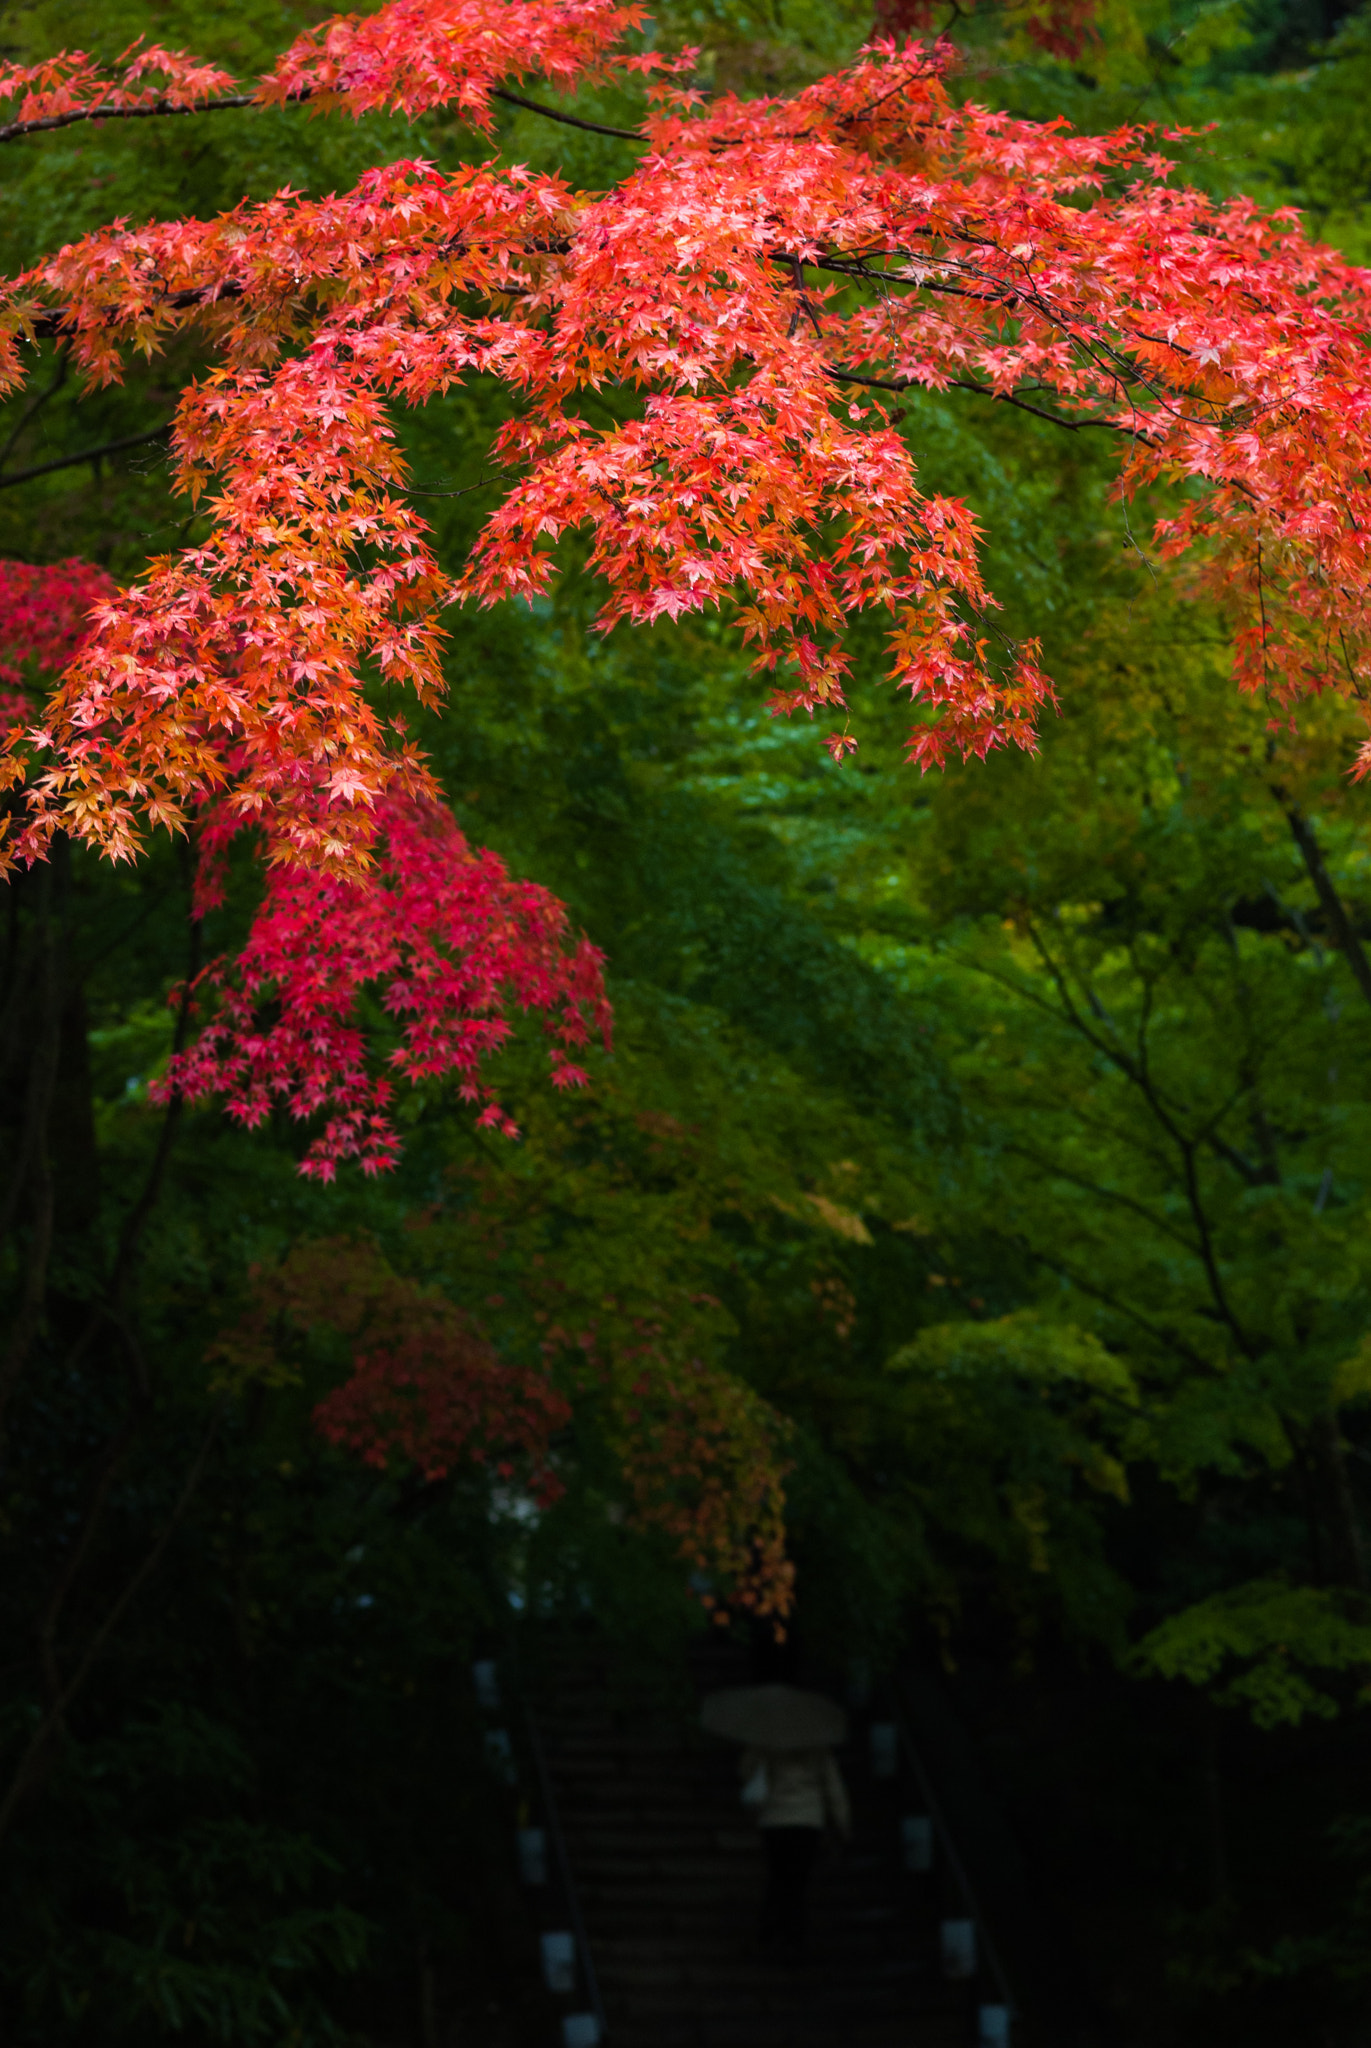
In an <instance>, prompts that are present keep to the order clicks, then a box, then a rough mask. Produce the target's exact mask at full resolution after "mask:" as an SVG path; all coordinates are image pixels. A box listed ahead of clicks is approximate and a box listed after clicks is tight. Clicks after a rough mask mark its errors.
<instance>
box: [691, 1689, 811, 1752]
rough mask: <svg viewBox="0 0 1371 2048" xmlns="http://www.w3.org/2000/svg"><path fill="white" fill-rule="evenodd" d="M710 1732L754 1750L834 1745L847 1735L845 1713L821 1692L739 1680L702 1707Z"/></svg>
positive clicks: (702, 1721)
mask: <svg viewBox="0 0 1371 2048" xmlns="http://www.w3.org/2000/svg"><path fill="white" fill-rule="evenodd" d="M700 1726H701V1727H702V1728H707V1729H708V1730H709V1733H710V1734H711V1735H723V1736H726V1737H727V1739H728V1740H729V1741H730V1742H744V1743H746V1744H747V1745H748V1746H749V1747H750V1748H752V1749H833V1748H836V1746H837V1745H838V1744H839V1743H841V1742H846V1740H847V1715H846V1714H845V1713H844V1712H843V1710H842V1708H841V1707H839V1706H835V1705H834V1703H833V1701H832V1700H826V1699H825V1698H824V1696H823V1694H822V1693H819V1692H801V1691H800V1690H799V1689H798V1687H796V1686H793V1685H735V1686H730V1687H729V1688H728V1690H727V1691H726V1692H712V1693H709V1694H708V1695H707V1696H706V1698H705V1703H704V1705H703V1707H702V1708H701V1709H700Z"/></svg>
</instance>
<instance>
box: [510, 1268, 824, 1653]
mask: <svg viewBox="0 0 1371 2048" xmlns="http://www.w3.org/2000/svg"><path fill="white" fill-rule="evenodd" d="M714 1305H715V1306H717V1304H714ZM603 1308H604V1310H605V1311H606V1312H607V1313H605V1314H604V1315H602V1316H599V1317H597V1318H596V1319H595V1321H594V1323H593V1324H592V1326H590V1327H588V1328H586V1329H582V1330H580V1331H573V1330H571V1329H568V1328H565V1327H563V1326H562V1325H561V1324H559V1323H556V1322H545V1327H544V1334H543V1346H542V1348H543V1354H544V1356H545V1358H546V1359H547V1360H548V1362H549V1366H550V1367H552V1366H554V1365H556V1363H557V1362H558V1361H561V1362H562V1369H563V1370H566V1369H567V1368H566V1361H567V1360H568V1359H570V1360H571V1361H572V1364H571V1368H570V1369H571V1371H572V1373H573V1376H574V1377H575V1378H576V1379H577V1380H578V1381H579V1382H580V1383H581V1384H582V1386H583V1387H584V1388H585V1389H586V1390H587V1391H588V1392H590V1393H592V1394H594V1395H598V1396H599V1398H600V1399H601V1400H602V1401H605V1402H606V1403H607V1416H608V1435H609V1440H610V1444H611V1447H612V1449H613V1450H614V1452H615V1453H616V1455H617V1458H618V1461H619V1466H620V1469H621V1471H622V1473H623V1479H624V1484H625V1486H626V1488H627V1491H628V1510H629V1512H628V1517H627V1519H628V1524H629V1526H631V1527H633V1528H635V1529H637V1530H639V1531H640V1532H643V1533H647V1534H652V1535H657V1536H664V1537H666V1539H667V1540H668V1542H669V1543H670V1544H671V1545H672V1547H673V1549H674V1550H675V1552H676V1555H677V1557H678V1558H679V1559H680V1561H681V1563H682V1565H684V1566H685V1567H686V1569H687V1570H689V1571H690V1573H691V1574H692V1580H693V1583H694V1585H695V1587H696V1591H697V1595H698V1597H699V1599H700V1601H701V1604H702V1605H703V1606H704V1607H705V1608H706V1609H707V1610H708V1611H709V1612H710V1613H712V1614H713V1616H714V1618H715V1619H716V1620H717V1621H719V1622H720V1623H727V1622H728V1620H729V1618H730V1616H731V1615H732V1614H734V1613H745V1614H750V1615H756V1616H758V1617H760V1618H763V1619H766V1620H769V1621H770V1622H771V1623H772V1625H773V1627H774V1628H775V1630H776V1632H777V1635H778V1636H779V1635H781V1634H783V1633H784V1622H785V1617H786V1616H787V1615H788V1614H789V1612H790V1609H791V1606H792V1604H793V1601H794V1587H795V1567H794V1565H793V1564H792V1563H791V1561H790V1559H789V1558H788V1557H787V1556H786V1531H785V1479H786V1474H787V1472H788V1471H789V1470H790V1463H791V1461H790V1459H789V1457H788V1456H787V1444H788V1438H789V1426H788V1424H787V1423H786V1422H785V1421H784V1419H783V1418H782V1416H781V1415H779V1414H778V1412H777V1411H776V1410H775V1409H774V1408H772V1407H771V1406H770V1405H769V1403H768V1402H766V1401H764V1400H763V1399H762V1398H761V1396H760V1395H759V1394H757V1393H754V1391H753V1390H752V1388H751V1387H749V1386H747V1385H746V1384H745V1383H744V1382H743V1381H742V1380H739V1379H736V1378H735V1377H734V1376H733V1375H732V1374H731V1373H727V1372H724V1371H722V1370H720V1368H718V1367H717V1366H713V1365H710V1364H709V1363H707V1362H706V1361H705V1360H704V1359H702V1358H700V1357H699V1356H698V1355H696V1353H695V1352H694V1350H693V1348H692V1344H691V1330H690V1326H689V1317H687V1318H686V1319H685V1320H683V1321H682V1322H680V1323H679V1324H677V1325H676V1326H675V1327H673V1328H672V1329H671V1330H670V1331H669V1332H668V1330H667V1328H666V1327H665V1325H664V1324H662V1323H661V1322H653V1321H650V1320H649V1319H648V1318H645V1317H643V1316H629V1317H627V1318H625V1317H623V1316H621V1315H618V1314H616V1313H615V1311H616V1308H617V1304H616V1303H614V1302H613V1301H606V1302H605V1303H603ZM540 1320H544V1319H543V1318H540Z"/></svg>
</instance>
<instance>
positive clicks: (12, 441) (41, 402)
mask: <svg viewBox="0 0 1371 2048" xmlns="http://www.w3.org/2000/svg"><path fill="white" fill-rule="evenodd" d="M70 363H71V358H70V356H68V355H67V354H65V353H63V354H62V355H61V356H59V357H58V360H57V375H56V376H55V377H54V378H53V380H52V382H51V384H49V385H48V387H47V389H46V390H44V391H40V392H39V393H38V395H37V397H36V398H33V399H31V400H30V401H29V403H28V404H27V405H26V406H25V407H24V410H23V412H22V413H21V414H20V417H19V421H18V424H17V425H16V426H15V428H14V429H13V431H12V432H11V434H10V437H9V439H8V440H7V441H6V443H5V445H4V448H3V449H0V470H3V469H4V467H5V464H6V463H7V462H8V461H9V459H10V456H11V455H12V454H13V453H14V450H15V445H16V443H17V442H18V440H19V436H20V435H21V434H22V433H23V431H24V429H25V427H27V426H30V425H31V424H32V422H33V421H34V420H35V419H36V418H37V417H38V415H39V413H40V412H41V411H42V410H43V407H44V406H45V405H46V404H47V402H48V400H49V399H50V398H55V397H56V395H57V393H58V392H59V391H60V390H61V389H62V386H63V384H65V382H66V379H67V370H68V368H69V366H70Z"/></svg>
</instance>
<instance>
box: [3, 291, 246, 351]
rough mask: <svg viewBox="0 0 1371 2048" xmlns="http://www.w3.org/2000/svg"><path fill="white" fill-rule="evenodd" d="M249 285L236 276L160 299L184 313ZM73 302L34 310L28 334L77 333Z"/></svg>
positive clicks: (42, 337)
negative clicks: (245, 284) (72, 307)
mask: <svg viewBox="0 0 1371 2048" xmlns="http://www.w3.org/2000/svg"><path fill="white" fill-rule="evenodd" d="M245 290H246V287H245V286H243V285H241V284H240V283H239V282H238V280H237V278H233V277H230V278H226V279H225V280H224V282H223V283H222V284H198V285H187V287H186V289H185V290H184V291H180V292H168V293H167V295H166V297H165V298H163V299H161V300H160V301H158V303H159V304H161V305H162V306H165V307H167V308H168V309H169V310H170V311H171V312H173V313H185V312H188V311H189V310H190V308H191V307H192V306H204V305H217V304H218V302H219V300H220V299H241V298H242V297H243V296H244V293H245ZM76 331H77V330H76V328H75V326H74V325H73V322H72V312H71V307H70V306H49V307H47V308H46V309H45V310H44V311H43V312H41V313H38V314H35V316H34V318H33V320H32V321H31V322H30V324H29V329H28V337H27V338H29V339H31V340H33V341H52V340H56V339H59V338H62V337H65V336H66V335H69V334H75V333H76Z"/></svg>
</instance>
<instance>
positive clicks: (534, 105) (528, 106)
mask: <svg viewBox="0 0 1371 2048" xmlns="http://www.w3.org/2000/svg"><path fill="white" fill-rule="evenodd" d="M490 97H491V98H492V99H493V100H504V101H506V102H507V103H508V105H510V106H511V107H523V108H524V109H525V110H526V111H527V112H528V113H530V114H541V115H542V116H543V119H544V120H545V121H560V122H561V123H562V125H563V127H564V128H584V129H585V131H586V133H587V134H588V135H612V136H614V137H615V138H616V140H618V141H619V142H639V143H645V142H646V141H647V137H646V136H645V135H640V134H639V133H638V131H637V130H636V129H634V128H606V126H605V124H604V122H603V121H583V120H582V119H581V117H580V115H579V114H563V113H561V112H560V111H559V110H558V108H556V107H544V106H540V105H539V103H538V101H537V100H526V99H525V98H524V96H523V94H522V93H518V92H506V91H505V90H504V88H503V86H498V85H493V86H492V87H491V88H490Z"/></svg>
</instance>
